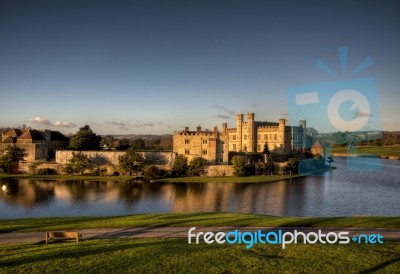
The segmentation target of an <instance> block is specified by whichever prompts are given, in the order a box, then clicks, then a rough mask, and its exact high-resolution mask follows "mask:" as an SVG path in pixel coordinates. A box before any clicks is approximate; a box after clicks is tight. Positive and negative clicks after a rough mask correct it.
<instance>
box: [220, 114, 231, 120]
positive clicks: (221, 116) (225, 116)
mask: <svg viewBox="0 0 400 274" xmlns="http://www.w3.org/2000/svg"><path fill="white" fill-rule="evenodd" d="M217 118H221V119H229V118H231V117H230V116H228V115H223V114H218V115H217Z"/></svg>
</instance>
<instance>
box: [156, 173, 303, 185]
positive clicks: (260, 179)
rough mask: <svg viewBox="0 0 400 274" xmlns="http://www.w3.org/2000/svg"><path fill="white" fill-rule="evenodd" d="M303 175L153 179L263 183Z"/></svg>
mask: <svg viewBox="0 0 400 274" xmlns="http://www.w3.org/2000/svg"><path fill="white" fill-rule="evenodd" d="M301 176H305V175H298V174H294V175H260V176H246V177H227V176H221V177H180V178H165V179H159V180H155V182H161V183H265V182H274V181H280V180H287V179H290V178H297V177H301Z"/></svg>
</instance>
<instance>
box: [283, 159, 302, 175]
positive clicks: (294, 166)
mask: <svg viewBox="0 0 400 274" xmlns="http://www.w3.org/2000/svg"><path fill="white" fill-rule="evenodd" d="M286 167H287V171H289V173H290V174H292V173H294V174H296V173H298V169H299V160H297V159H296V158H289V160H288V164H287V165H286Z"/></svg>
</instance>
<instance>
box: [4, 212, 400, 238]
mask: <svg viewBox="0 0 400 274" xmlns="http://www.w3.org/2000/svg"><path fill="white" fill-rule="evenodd" d="M140 226H142V227H143V226H147V227H160V226H257V227H295V226H304V227H369V228H374V227H381V228H400V217H279V216H268V215H257V214H241V213H169V214H138V215H130V216H114V217H64V218H61V217H54V218H29V219H16V220H0V233H6V232H12V231H47V230H68V229H71V230H74V229H84V228H123V227H140Z"/></svg>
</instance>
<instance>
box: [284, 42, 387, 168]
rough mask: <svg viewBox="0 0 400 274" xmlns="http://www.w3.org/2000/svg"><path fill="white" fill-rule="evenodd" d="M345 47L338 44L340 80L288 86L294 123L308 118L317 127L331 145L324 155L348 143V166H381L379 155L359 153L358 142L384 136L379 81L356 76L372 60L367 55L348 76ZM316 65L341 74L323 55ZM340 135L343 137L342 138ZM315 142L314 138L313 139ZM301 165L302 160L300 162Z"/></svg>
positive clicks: (313, 126)
mask: <svg viewBox="0 0 400 274" xmlns="http://www.w3.org/2000/svg"><path fill="white" fill-rule="evenodd" d="M347 53H348V49H347V48H346V47H341V48H339V62H340V68H341V78H342V79H341V80H338V81H334V82H328V83H320V84H313V85H308V86H300V87H293V88H289V89H288V90H287V92H286V95H287V99H288V107H289V117H290V122H291V124H292V125H294V123H296V122H297V121H299V120H307V125H309V127H312V128H314V129H316V130H317V131H318V132H319V133H321V135H323V136H324V137H325V138H324V139H325V140H327V142H326V144H325V146H326V145H328V147H327V148H326V149H325V153H324V154H325V155H322V156H323V157H329V156H331V154H332V148H331V146H335V145H336V146H346V147H347V155H349V156H367V157H363V158H359V157H347V168H348V169H349V170H353V171H375V170H379V168H380V159H379V158H377V157H375V156H373V157H370V156H371V155H360V153H358V152H357V145H358V144H360V143H361V142H371V141H372V140H376V139H380V138H381V131H382V128H381V122H380V115H379V104H378V96H377V92H376V81H375V79H374V78H372V77H367V78H354V77H355V76H357V75H358V74H359V73H360V72H362V71H364V70H365V69H366V68H368V67H369V66H371V65H372V64H373V61H372V59H371V57H369V56H368V57H366V58H365V59H364V61H362V62H361V63H360V64H359V65H358V66H357V67H356V68H355V69H354V70H353V71H352V72H351V73H350V75H349V76H350V77H351V78H352V79H345V77H346V66H347ZM315 67H316V68H318V69H319V70H321V71H323V72H325V73H327V74H328V75H330V76H332V77H334V78H338V76H337V75H336V73H335V72H334V71H333V70H332V69H331V68H330V67H328V66H327V65H326V64H325V63H324V62H323V61H322V60H321V59H318V60H317V61H316V63H315ZM339 137H341V138H339ZM313 142H315V140H313ZM300 166H301V164H300Z"/></svg>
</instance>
